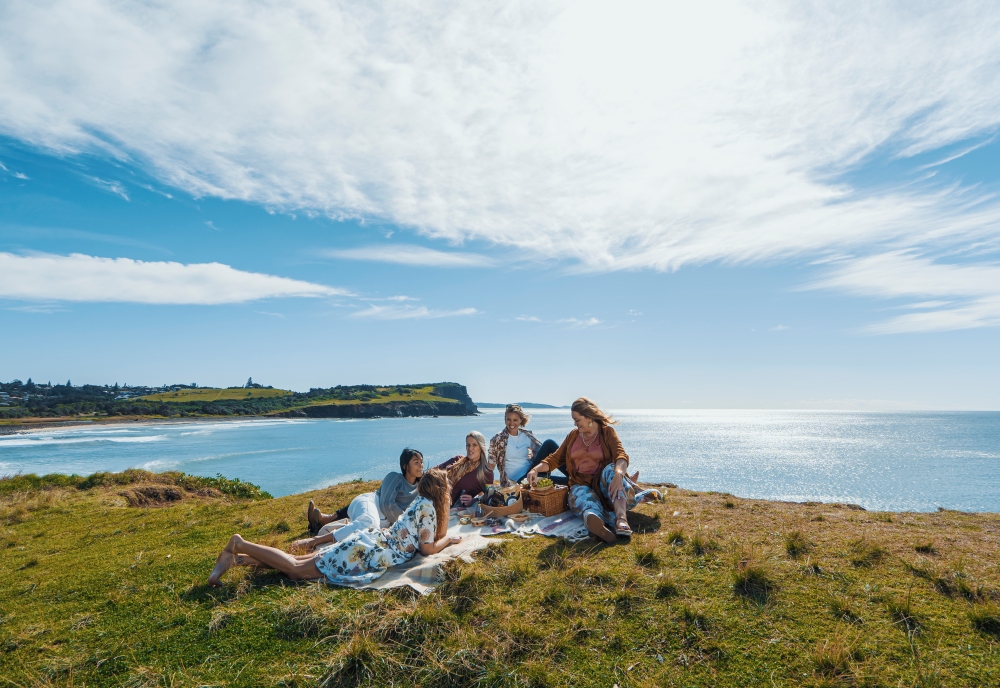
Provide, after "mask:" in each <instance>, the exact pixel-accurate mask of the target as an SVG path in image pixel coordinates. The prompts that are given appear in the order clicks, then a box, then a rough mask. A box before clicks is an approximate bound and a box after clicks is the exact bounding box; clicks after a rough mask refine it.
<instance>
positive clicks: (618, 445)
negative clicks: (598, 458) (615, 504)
mask: <svg viewBox="0 0 1000 688" xmlns="http://www.w3.org/2000/svg"><path fill="white" fill-rule="evenodd" d="M604 439H605V440H606V441H607V445H608V449H609V450H610V452H611V458H612V460H613V461H614V464H615V476H614V477H613V478H612V479H611V485H610V486H609V487H610V488H611V490H610V491H611V501H615V500H617V499H621V498H623V497H624V495H625V491H624V489H623V485H624V478H625V472H626V471H627V470H628V454H626V453H625V447H623V446H622V442H621V440H620V439H618V433H617V432H615V429H614V428H612V427H610V426H606V427H605V428H604Z"/></svg>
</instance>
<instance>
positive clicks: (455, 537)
mask: <svg viewBox="0 0 1000 688" xmlns="http://www.w3.org/2000/svg"><path fill="white" fill-rule="evenodd" d="M461 541H462V536H461V535H452V536H451V537H449V538H448V543H447V544H446V545H445V547H447V546H448V545H457V544H458V543H460V542H461Z"/></svg>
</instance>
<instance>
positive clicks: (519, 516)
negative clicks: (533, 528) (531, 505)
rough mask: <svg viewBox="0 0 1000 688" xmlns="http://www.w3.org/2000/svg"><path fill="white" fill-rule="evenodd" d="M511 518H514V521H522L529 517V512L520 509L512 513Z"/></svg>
mask: <svg viewBox="0 0 1000 688" xmlns="http://www.w3.org/2000/svg"><path fill="white" fill-rule="evenodd" d="M511 518H512V519H514V523H524V522H525V521H527V520H528V519H529V518H531V514H529V513H528V512H526V511H522V512H521V513H519V514H514V515H513V516H511Z"/></svg>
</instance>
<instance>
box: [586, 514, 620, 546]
mask: <svg viewBox="0 0 1000 688" xmlns="http://www.w3.org/2000/svg"><path fill="white" fill-rule="evenodd" d="M587 530H589V531H590V532H591V534H593V535H595V536H596V537H599V538H600V539H602V540H604V541H605V542H608V543H611V542H614V541H615V534H614V533H612V532H611V531H610V530H608V527H607V526H606V525H604V519H603V518H601V517H600V516H598V515H597V514H587Z"/></svg>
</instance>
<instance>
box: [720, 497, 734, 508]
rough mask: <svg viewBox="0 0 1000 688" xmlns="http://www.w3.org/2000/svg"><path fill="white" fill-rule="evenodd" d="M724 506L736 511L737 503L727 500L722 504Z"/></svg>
mask: <svg viewBox="0 0 1000 688" xmlns="http://www.w3.org/2000/svg"><path fill="white" fill-rule="evenodd" d="M722 506H723V507H725V508H726V509H735V508H736V502H734V501H733V500H731V499H727V500H726V501H725V502H723V503H722Z"/></svg>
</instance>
